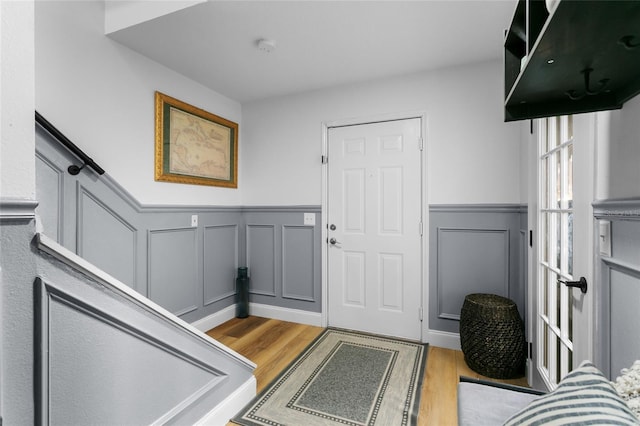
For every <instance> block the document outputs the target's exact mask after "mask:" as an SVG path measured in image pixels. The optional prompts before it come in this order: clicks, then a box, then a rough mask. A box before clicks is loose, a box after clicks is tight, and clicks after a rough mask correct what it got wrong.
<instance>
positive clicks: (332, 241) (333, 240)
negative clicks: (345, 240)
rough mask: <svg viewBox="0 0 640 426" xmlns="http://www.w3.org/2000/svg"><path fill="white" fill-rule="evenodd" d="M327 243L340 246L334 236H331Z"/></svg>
mask: <svg viewBox="0 0 640 426" xmlns="http://www.w3.org/2000/svg"><path fill="white" fill-rule="evenodd" d="M329 244H331V245H332V246H337V247H340V241H338V240H336V239H335V238H331V239H330V240H329Z"/></svg>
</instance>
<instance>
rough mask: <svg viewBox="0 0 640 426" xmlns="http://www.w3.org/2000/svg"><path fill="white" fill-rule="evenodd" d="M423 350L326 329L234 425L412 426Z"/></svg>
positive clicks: (411, 344) (400, 342) (419, 346)
mask: <svg viewBox="0 0 640 426" xmlns="http://www.w3.org/2000/svg"><path fill="white" fill-rule="evenodd" d="M426 356H427V345H423V344H419V343H414V342H408V341H404V340H395V339H391V338H387V337H380V336H374V335H369V334H362V333H356V332H351V331H346V330H337V329H328V330H326V331H324V333H323V334H321V335H320V336H319V337H318V338H317V339H316V340H315V341H314V342H313V343H312V344H310V345H309V347H308V348H307V349H306V350H305V351H304V352H303V353H302V354H301V355H300V356H299V357H298V358H297V359H296V360H295V361H294V362H293V363H291V365H290V366H289V367H287V368H286V369H285V370H284V372H283V373H282V374H281V375H280V376H279V377H278V378H276V379H275V380H274V381H273V382H272V383H271V384H269V386H267V387H266V388H265V390H264V391H263V392H262V393H261V394H260V395H258V396H257V397H256V398H255V399H254V400H253V401H252V402H251V403H250V404H249V405H248V406H247V407H245V409H244V411H243V412H242V414H239V415H238V416H237V417H236V418H234V419H233V420H232V421H233V422H235V423H238V424H240V425H251V426H254V425H269V426H276V425H296V426H297V425H300V426H329V425H353V426H360V425H363V426H364V425H366V426H373V425H385V426H386V425H415V424H417V415H418V408H419V406H420V390H421V388H422V377H423V376H424V368H425V365H426Z"/></svg>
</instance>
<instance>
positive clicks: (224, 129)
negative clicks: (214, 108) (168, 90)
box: [155, 92, 238, 188]
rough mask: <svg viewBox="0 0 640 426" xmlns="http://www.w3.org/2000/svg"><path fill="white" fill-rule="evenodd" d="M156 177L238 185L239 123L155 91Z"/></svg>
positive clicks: (187, 181) (167, 180)
mask: <svg viewBox="0 0 640 426" xmlns="http://www.w3.org/2000/svg"><path fill="white" fill-rule="evenodd" d="M155 107H156V143H155V180H157V181H163V182H176V183H186V184H194V185H212V186H223V187H228V188H237V187H238V124H236V123H234V122H233V121H229V120H226V119H224V118H222V117H218V116H217V115H215V114H211V113H210V112H207V111H204V110H202V109H200V108H197V107H194V106H193V105H189V104H187V103H184V102H182V101H179V100H177V99H175V98H172V97H170V96H167V95H165V94H163V93H160V92H156V94H155Z"/></svg>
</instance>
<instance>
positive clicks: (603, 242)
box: [598, 220, 611, 257]
mask: <svg viewBox="0 0 640 426" xmlns="http://www.w3.org/2000/svg"><path fill="white" fill-rule="evenodd" d="M598 243H599V246H600V255H601V256H607V257H611V222H610V221H608V220H601V221H599V222H598Z"/></svg>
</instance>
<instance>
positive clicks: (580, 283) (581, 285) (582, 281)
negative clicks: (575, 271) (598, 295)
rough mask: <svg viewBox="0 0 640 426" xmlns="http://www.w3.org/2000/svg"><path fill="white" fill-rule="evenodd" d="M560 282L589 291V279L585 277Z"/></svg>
mask: <svg viewBox="0 0 640 426" xmlns="http://www.w3.org/2000/svg"><path fill="white" fill-rule="evenodd" d="M558 284H564V285H566V286H567V287H577V288H579V289H580V291H581V292H582V293H586V292H587V279H586V278H585V277H580V280H579V281H564V280H558Z"/></svg>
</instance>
